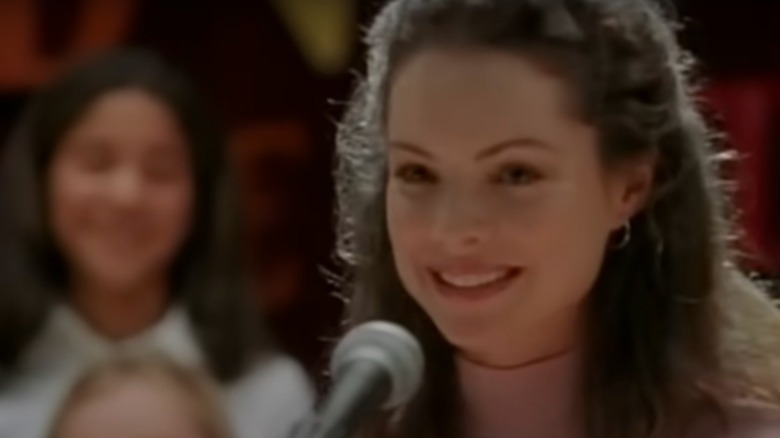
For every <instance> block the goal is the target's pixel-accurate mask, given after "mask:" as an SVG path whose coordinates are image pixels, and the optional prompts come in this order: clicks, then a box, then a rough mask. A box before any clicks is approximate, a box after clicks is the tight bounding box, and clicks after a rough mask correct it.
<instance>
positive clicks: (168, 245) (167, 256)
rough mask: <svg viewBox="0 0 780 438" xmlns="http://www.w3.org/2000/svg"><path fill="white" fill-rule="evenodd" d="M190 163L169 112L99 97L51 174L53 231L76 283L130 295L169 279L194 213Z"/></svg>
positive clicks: (119, 95)
mask: <svg viewBox="0 0 780 438" xmlns="http://www.w3.org/2000/svg"><path fill="white" fill-rule="evenodd" d="M190 160H191V157H190V156H189V152H188V145H187V143H186V139H185V136H184V134H183V132H182V130H181V129H180V127H179V124H178V122H177V120H176V118H175V116H174V114H173V113H172V112H171V110H170V109H169V108H168V107H167V106H166V105H165V104H163V103H162V102H161V101H159V100H158V99H156V98H155V97H153V96H152V95H151V94H149V93H147V92H144V91H141V90H136V89H125V90H118V91H113V92H110V93H107V94H104V95H103V96H102V97H99V98H98V99H97V100H96V101H95V102H94V103H93V104H92V105H91V106H90V107H89V108H88V109H87V110H86V112H85V113H84V115H83V116H82V117H81V118H80V119H79V120H78V122H77V123H76V124H75V125H74V126H73V127H72V128H71V129H70V130H69V131H68V132H67V133H66V134H65V136H64V137H63V138H62V140H61V142H60V144H59V145H58V146H57V149H56V152H55V154H54V157H53V159H52V163H51V166H50V168H49V178H48V183H49V186H48V193H49V212H50V223H51V225H52V228H53V230H54V234H55V237H56V240H57V242H58V244H59V246H60V249H61V250H62V252H63V253H64V255H65V257H66V259H67V260H68V262H69V265H70V268H71V269H72V271H73V273H74V274H75V276H76V278H79V279H81V280H82V281H89V282H92V283H94V284H96V285H98V286H99V287H100V288H101V289H103V288H105V289H127V288H131V287H133V286H137V285H139V284H144V282H146V281H149V280H150V279H152V278H156V277H158V276H161V275H165V273H166V272H167V270H168V269H169V268H170V266H171V263H172V261H173V259H174V258H175V256H176V254H177V252H178V250H179V249H180V247H181V246H182V244H183V241H184V240H185V238H186V236H187V234H188V231H189V228H190V220H191V214H192V209H193V203H194V182H193V174H192V170H191V162H190Z"/></svg>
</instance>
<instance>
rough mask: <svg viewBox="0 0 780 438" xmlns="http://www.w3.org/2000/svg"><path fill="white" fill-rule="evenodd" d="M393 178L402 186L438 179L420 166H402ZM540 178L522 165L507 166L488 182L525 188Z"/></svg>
mask: <svg viewBox="0 0 780 438" xmlns="http://www.w3.org/2000/svg"><path fill="white" fill-rule="evenodd" d="M393 175H394V177H395V178H397V179H398V180H400V181H401V182H403V183H404V184H415V185H416V184H432V183H436V182H437V180H438V177H437V176H436V174H434V173H433V172H432V171H431V170H430V169H428V168H427V167H425V166H423V165H420V164H403V165H400V166H398V167H397V168H396V169H395V171H394V172H393ZM541 178H542V175H541V174H540V172H538V171H537V170H535V169H532V168H531V167H530V166H527V165H522V164H508V165H505V166H503V167H502V168H501V169H500V170H499V171H498V172H496V173H495V174H494V175H492V176H491V178H490V182H491V183H494V184H498V185H509V186H525V185H529V184H533V183H535V182H537V181H538V180H539V179H541Z"/></svg>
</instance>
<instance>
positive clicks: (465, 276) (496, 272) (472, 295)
mask: <svg viewBox="0 0 780 438" xmlns="http://www.w3.org/2000/svg"><path fill="white" fill-rule="evenodd" d="M430 273H431V276H432V277H433V280H434V284H435V285H436V289H437V290H438V291H439V292H440V293H441V294H442V295H444V296H445V297H447V298H455V299H462V300H481V299H486V298H489V297H492V296H495V295H497V294H499V293H500V292H502V291H504V290H505V289H507V287H508V286H509V285H510V284H511V283H512V282H513V281H514V280H516V279H517V277H518V276H519V275H520V274H521V273H522V270H521V269H520V268H517V267H499V268H495V267H494V268H484V269H469V270H462V269H457V270H456V269H437V270H431V271H430Z"/></svg>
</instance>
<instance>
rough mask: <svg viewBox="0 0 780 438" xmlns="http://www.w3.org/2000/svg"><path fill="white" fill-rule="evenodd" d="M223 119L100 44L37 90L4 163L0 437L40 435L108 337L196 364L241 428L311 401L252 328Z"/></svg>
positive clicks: (167, 76) (110, 343)
mask: <svg viewBox="0 0 780 438" xmlns="http://www.w3.org/2000/svg"><path fill="white" fill-rule="evenodd" d="M225 147H226V146H225V144H224V141H223V133H222V132H220V130H219V129H217V128H216V127H215V123H214V121H213V119H212V118H211V116H210V114H209V113H208V111H206V109H205V108H204V103H203V102H201V101H200V99H199V98H198V96H197V94H196V92H195V90H194V89H193V87H192V86H191V85H190V83H189V82H188V81H187V80H186V79H185V78H184V77H183V76H182V75H181V74H180V73H178V72H177V71H175V70H173V69H172V68H171V67H170V66H168V65H167V64H166V63H165V62H163V61H162V60H161V59H159V58H158V57H156V56H155V55H152V54H149V53H145V52H142V51H123V52H118V53H111V54H106V55H104V56H101V57H99V58H97V59H95V60H93V61H91V62H89V63H87V64H86V65H83V66H82V67H80V68H78V69H76V70H75V71H73V72H71V73H69V74H67V75H65V76H63V77H62V78H60V79H59V80H57V81H56V82H54V83H53V84H51V85H50V86H48V87H47V88H46V89H44V90H43V91H41V93H40V94H39V95H38V96H37V97H35V99H34V100H33V102H32V104H31V105H30V108H29V110H28V111H27V112H26V114H25V115H24V117H23V120H22V123H21V125H20V126H19V127H18V129H17V130H16V132H15V133H14V135H13V136H12V139H11V143H10V144H9V145H7V147H6V150H5V151H4V152H5V156H4V157H3V162H2V165H3V168H2V171H1V172H0V178H2V179H1V180H0V190H1V191H0V209H1V211H0V217H3V219H2V220H1V221H0V248H2V249H0V251H2V257H1V258H0V260H2V263H0V265H2V266H1V267H0V367H1V369H2V375H1V377H2V381H1V382H0V436H4V437H5V436H9V437H10V436H14V437H32V438H34V437H41V436H43V434H44V431H45V430H46V425H47V419H48V418H50V417H51V415H52V413H53V411H54V409H55V405H56V402H57V400H59V399H60V398H61V397H62V394H63V393H64V391H65V390H66V388H67V387H68V385H69V384H70V382H71V381H72V379H73V378H74V377H75V376H76V375H77V374H78V373H79V372H80V371H81V370H82V369H83V367H84V366H85V365H87V364H89V363H90V362H92V361H93V360H96V359H100V358H103V357H106V356H108V355H110V354H112V352H113V351H115V350H116V349H117V348H120V347H129V346H131V347H134V348H135V347H143V348H149V349H156V350H160V351H163V352H165V353H167V354H169V355H170V356H171V357H173V358H174V359H175V360H177V361H179V362H180V363H183V364H188V365H202V366H203V367H205V368H206V369H207V370H209V371H210V372H211V374H212V375H213V376H214V377H215V378H216V379H218V381H219V382H220V383H221V386H222V388H223V390H224V396H225V399H226V402H227V411H228V415H229V417H230V420H231V424H232V425H233V426H234V428H235V431H236V433H237V435H238V437H240V438H250V437H253V438H254V437H271V438H273V437H279V436H283V435H284V434H285V433H286V430H287V429H288V428H289V426H290V425H291V424H292V423H293V422H294V421H295V420H296V419H297V418H298V417H299V416H301V415H302V414H303V413H304V412H306V411H307V409H308V407H309V406H310V399H311V393H310V389H309V385H308V383H307V379H306V377H305V376H304V373H303V372H302V370H301V368H300V367H299V366H298V365H297V364H296V363H295V362H293V361H292V360H291V359H289V358H287V357H285V356H282V355H280V354H278V353H276V352H275V351H274V350H273V348H272V347H271V345H270V343H269V341H268V340H267V339H266V338H265V337H263V336H260V335H259V333H260V331H259V326H258V324H257V321H255V318H254V317H253V315H252V314H251V310H250V309H251V306H249V305H247V302H248V298H247V297H246V294H245V287H244V286H245V284H244V275H243V274H242V270H243V268H244V267H243V266H242V263H241V260H239V253H240V249H239V241H238V239H239V236H238V235H237V230H238V223H237V205H236V200H235V197H236V194H235V190H234V189H233V185H232V178H231V175H230V172H229V170H228V167H229V166H228V163H227V160H226V156H227V151H226V150H225Z"/></svg>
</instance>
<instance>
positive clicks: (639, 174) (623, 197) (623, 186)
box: [613, 154, 657, 229]
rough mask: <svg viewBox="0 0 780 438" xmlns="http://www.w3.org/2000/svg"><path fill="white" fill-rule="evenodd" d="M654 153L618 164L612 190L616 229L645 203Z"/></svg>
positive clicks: (652, 176) (653, 168)
mask: <svg viewBox="0 0 780 438" xmlns="http://www.w3.org/2000/svg"><path fill="white" fill-rule="evenodd" d="M656 162H657V158H656V154H648V155H645V156H642V157H640V158H637V159H632V160H629V161H627V162H625V163H622V164H620V165H618V167H617V169H615V177H616V178H615V186H614V187H615V190H614V192H613V206H614V213H615V215H614V218H615V224H614V227H615V228H616V229H617V228H619V227H620V226H622V225H623V224H625V223H626V222H627V221H629V220H630V219H631V218H632V217H633V216H634V215H636V214H637V213H638V212H640V211H641V210H642V209H644V208H645V206H646V205H647V202H648V199H649V198H650V194H651V192H652V189H653V185H654V179H655V169H656Z"/></svg>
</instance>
